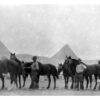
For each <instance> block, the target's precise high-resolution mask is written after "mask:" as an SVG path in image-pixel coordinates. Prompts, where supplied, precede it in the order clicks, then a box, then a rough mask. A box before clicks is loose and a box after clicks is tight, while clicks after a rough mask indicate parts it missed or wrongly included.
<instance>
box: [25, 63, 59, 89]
mask: <svg viewBox="0 0 100 100" xmlns="http://www.w3.org/2000/svg"><path fill="white" fill-rule="evenodd" d="M32 63H33V62H25V63H23V67H24V76H23V77H24V84H23V86H25V81H26V78H27V76H28V75H30V77H31V65H32ZM38 66H39V70H38V71H37V73H38V75H37V81H38V83H39V78H40V76H45V75H47V77H48V80H49V84H48V87H47V89H48V88H50V83H51V77H50V76H51V75H52V76H53V79H54V88H56V78H58V73H57V69H56V67H55V66H54V65H52V64H42V63H40V62H38Z"/></svg>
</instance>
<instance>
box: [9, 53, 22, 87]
mask: <svg viewBox="0 0 100 100" xmlns="http://www.w3.org/2000/svg"><path fill="white" fill-rule="evenodd" d="M10 59H11V60H13V61H15V62H16V63H17V64H18V73H17V77H18V79H19V88H21V75H23V67H22V62H21V61H20V60H19V59H18V58H17V57H16V55H15V53H11V54H10Z"/></svg>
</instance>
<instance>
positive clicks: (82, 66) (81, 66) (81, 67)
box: [76, 64, 86, 73]
mask: <svg viewBox="0 0 100 100" xmlns="http://www.w3.org/2000/svg"><path fill="white" fill-rule="evenodd" d="M84 69H86V66H85V65H83V64H79V65H77V66H76V72H77V73H80V72H83V71H84Z"/></svg>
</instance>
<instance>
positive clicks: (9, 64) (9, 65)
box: [0, 59, 19, 89]
mask: <svg viewBox="0 0 100 100" xmlns="http://www.w3.org/2000/svg"><path fill="white" fill-rule="evenodd" d="M18 72H19V65H18V63H16V62H15V61H14V60H9V59H2V60H0V78H1V80H2V89H3V88H4V76H3V74H7V73H9V74H10V79H11V82H13V81H14V82H15V84H16V87H18V84H17V74H18ZM11 84H12V83H11Z"/></svg>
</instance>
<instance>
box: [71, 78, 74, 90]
mask: <svg viewBox="0 0 100 100" xmlns="http://www.w3.org/2000/svg"><path fill="white" fill-rule="evenodd" d="M71 78H72V85H71V89H73V84H74V77H73V76H72V77H71Z"/></svg>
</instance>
